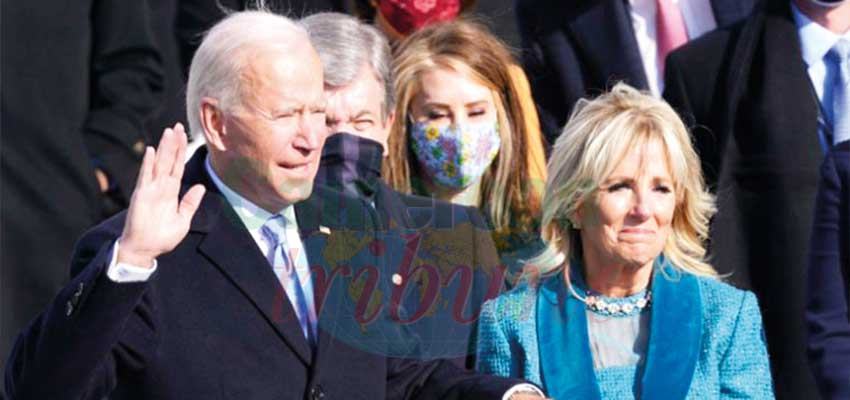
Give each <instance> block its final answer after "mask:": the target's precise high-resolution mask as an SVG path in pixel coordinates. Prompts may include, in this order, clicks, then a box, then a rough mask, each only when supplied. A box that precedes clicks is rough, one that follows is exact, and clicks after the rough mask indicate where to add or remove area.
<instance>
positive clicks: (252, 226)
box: [204, 155, 297, 233]
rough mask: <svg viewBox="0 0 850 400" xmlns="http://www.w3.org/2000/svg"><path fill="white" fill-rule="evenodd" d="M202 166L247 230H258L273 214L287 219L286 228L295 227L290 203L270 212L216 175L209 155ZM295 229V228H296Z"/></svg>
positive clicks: (293, 208) (293, 212)
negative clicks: (276, 211) (273, 212)
mask: <svg viewBox="0 0 850 400" xmlns="http://www.w3.org/2000/svg"><path fill="white" fill-rule="evenodd" d="M204 166H205V167H206V169H207V173H208V174H209V175H210V179H212V181H213V184H215V186H216V187H217V188H218V190H219V191H220V192H221V194H222V195H223V196H224V198H225V199H227V202H228V203H230V206H231V207H233V210H234V211H236V215H238V216H239V219H240V220H241V221H242V223H243V224H245V227H246V228H248V230H249V231H251V232H252V233H254V232H255V231H259V230H260V229H261V228H262V227H263V225H264V224H265V223H266V221H268V220H269V218H271V217H273V216H274V215H280V216H282V217H283V218H284V219H285V220H286V221H287V228H295V227H296V225H295V224H296V223H297V222H296V219H295V207H293V206H292V205H289V206H287V207H286V208H284V209H283V210H280V211H279V212H278V213H276V214H272V213H270V212H268V211H266V210H264V209H263V208H262V207H260V206H258V205H256V204H254V203H253V202H251V201H250V200H248V199H246V198H244V197H242V196H241V195H240V194H239V193H236V191H234V190H233V189H231V188H229V187H228V186H227V185H226V184H225V183H224V182H223V181H222V180H221V178H219V177H218V174H216V173H215V170H213V168H212V164H210V157H209V155H208V156H207V158H206V160H205V161H204ZM296 229H297V228H296Z"/></svg>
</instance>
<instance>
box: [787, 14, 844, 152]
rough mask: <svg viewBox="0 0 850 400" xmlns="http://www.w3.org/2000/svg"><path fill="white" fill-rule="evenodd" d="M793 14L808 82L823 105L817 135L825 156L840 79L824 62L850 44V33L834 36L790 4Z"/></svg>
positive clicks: (829, 144) (834, 34) (834, 70)
mask: <svg viewBox="0 0 850 400" xmlns="http://www.w3.org/2000/svg"><path fill="white" fill-rule="evenodd" d="M791 13H792V14H793V15H794V22H795V23H796V24H797V35H798V36H799V37H800V50H801V52H802V55H803V61H804V62H805V63H806V67H807V72H808V73H809V79H810V80H811V82H812V87H813V88H814V90H815V94H816V95H817V97H818V101H819V102H820V104H822V105H829V106H827V107H823V106H822V107H821V111H820V113H821V114H826V115H823V116H824V117H826V118H825V120H821V121H818V135H819V136H820V143H821V147H822V149H823V151H824V152H826V151H827V150H828V149H829V147H831V146H832V143H826V142H827V140H826V135H825V132H824V128H825V126H824V125H825V124H830V126H831V124H832V121H834V119H833V118H834V117H833V115H832V114H833V110H832V88H833V86H834V85H833V84H832V82H835V79H836V78H837V77H838V71H837V70H836V68H835V66H834V65H830V63H827V62H826V61H825V58H826V54H827V53H829V50H830V49H831V48H832V46H835V43H836V42H838V40H839V39H841V38H844V40H850V31H848V32H845V33H844V35H839V34H837V33H835V32H832V31H830V30H829V29H826V28H825V27H823V26H821V25H820V24H818V23H817V22H814V21H812V20H811V19H810V18H809V17H807V16H806V15H805V14H803V12H801V11H800V9H799V8H797V5H796V4H794V2H793V1H792V2H791Z"/></svg>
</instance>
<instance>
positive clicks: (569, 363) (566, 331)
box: [537, 273, 602, 400]
mask: <svg viewBox="0 0 850 400" xmlns="http://www.w3.org/2000/svg"><path fill="white" fill-rule="evenodd" d="M540 291H541V293H540V294H541V295H540V296H538V297H537V347H538V351H539V352H540V372H541V376H542V379H543V386H544V389H545V390H546V393H548V394H549V396H551V397H552V398H555V399H584V400H595V399H601V398H602V395H601V392H600V390H599V384H598V382H597V380H596V374H595V373H594V370H593V358H592V355H591V354H590V346H589V338H588V334H587V316H586V314H585V304H584V303H582V302H581V301H579V300H577V299H576V298H575V297H573V296H570V295H568V294H567V285H566V283H565V281H564V274H563V273H560V274H557V275H554V276H551V277H549V278H547V279H546V280H545V281H543V286H542V287H541V288H540Z"/></svg>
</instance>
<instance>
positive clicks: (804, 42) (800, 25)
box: [791, 1, 850, 66]
mask: <svg viewBox="0 0 850 400" xmlns="http://www.w3.org/2000/svg"><path fill="white" fill-rule="evenodd" d="M791 13H792V14H793V15H794V22H795V23H796V24H797V35H798V36H799V37H800V49H801V50H802V52H803V61H805V62H806V65H809V66H811V65H814V64H817V63H820V62H823V58H824V56H826V53H828V52H829V49H831V48H832V46H834V45H835V42H837V41H838V39H841V38H842V35H838V34H836V33H834V32H832V31H830V30H829V29H826V28H824V27H823V26H821V25H820V24H818V23H817V22H815V21H812V20H811V18H809V17H808V16H806V14H803V12H802V11H800V9H799V8H797V5H796V4H794V2H793V1H792V2H791ZM843 37H844V38H846V39H850V32H847V33H845V34H844V35H843Z"/></svg>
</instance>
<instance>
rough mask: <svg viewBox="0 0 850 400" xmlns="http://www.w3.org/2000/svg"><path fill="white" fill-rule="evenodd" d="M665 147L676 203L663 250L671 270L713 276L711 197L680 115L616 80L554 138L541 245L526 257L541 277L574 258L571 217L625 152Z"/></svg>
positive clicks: (576, 239)
mask: <svg viewBox="0 0 850 400" xmlns="http://www.w3.org/2000/svg"><path fill="white" fill-rule="evenodd" d="M654 140H658V141H660V142H661V143H662V144H663V145H664V148H665V150H666V153H667V154H666V156H667V165H669V168H670V173H671V175H672V178H673V189H674V192H675V194H676V208H675V210H674V212H673V221H672V224H671V225H672V226H671V231H672V232H671V234H670V235H669V236H668V237H667V242H666V243H665V245H664V250H663V254H664V256H665V257H666V258H667V259H668V260H669V261H670V263H671V264H672V265H674V266H675V267H677V268H679V269H681V270H683V271H685V272H689V273H692V274H695V275H700V276H709V277H717V272H716V271H715V270H714V268H713V267H712V266H711V265H710V264H709V263H708V262H707V261H706V259H705V254H706V251H705V246H704V241H705V240H706V239H707V237H708V228H709V220H710V219H711V216H712V215H714V212H715V210H716V209H715V204H714V196H712V195H711V194H710V193H709V192H708V191H707V190H706V187H705V182H704V180H703V177H702V169H701V167H700V160H699V157H698V156H697V153H696V151H694V148H693V146H692V145H691V140H690V136H689V134H688V130H687V129H686V128H685V125H684V124H683V123H682V120H681V119H679V116H678V115H677V114H676V112H675V111H673V109H672V108H671V107H670V106H669V105H668V104H667V103H665V102H664V101H663V100H659V99H656V98H654V97H652V96H651V95H649V94H644V93H641V92H639V91H637V90H635V89H634V88H632V87H630V86H628V85H626V84H624V83H618V84H616V85H615V86H614V88H613V89H611V91H610V92H609V93H606V94H603V95H602V96H599V97H598V98H596V99H594V100H590V101H588V100H585V99H582V100H579V102H578V103H577V104H576V107H575V109H574V111H573V114H572V116H570V119H569V121H568V122H567V125H566V126H565V127H564V130H563V132H562V133H561V136H560V137H558V140H557V141H556V142H555V145H554V147H553V149H552V155H551V158H550V159H549V163H548V165H547V170H548V174H549V177H548V179H547V180H546V189H545V192H544V193H545V195H544V196H543V220H542V232H541V233H542V236H543V239H544V241H546V243H547V245H548V247H547V250H546V251H545V252H544V253H542V254H541V255H539V256H538V257H536V258H534V259H532V260H529V266H533V267H535V268H537V269H538V270H536V271H535V272H538V273H541V274H543V275H546V274H551V273H554V272H557V271H560V269H561V268H562V267H564V266H565V265H566V264H567V263H565V262H564V261H565V260H571V259H574V258H576V257H580V254H581V253H580V251H581V236H580V231H579V230H578V229H576V228H575V227H573V226H572V225H571V224H570V222H569V217H570V216H572V215H574V213H575V212H576V210H578V209H579V207H581V206H582V204H583V203H584V202H585V201H589V200H591V199H592V196H594V195H595V194H596V193H597V190H598V188H599V187H598V184H599V183H600V182H602V181H604V180H605V179H606V177H607V176H609V175H610V174H611V173H612V172H613V170H614V169H615V168H616V166H617V165H618V164H619V162H620V161H621V160H622V159H623V158H624V157H625V156H626V154H627V153H628V152H629V151H630V150H631V149H634V148H637V147H639V146H643V145H645V144H647V143H648V142H650V141H654Z"/></svg>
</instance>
